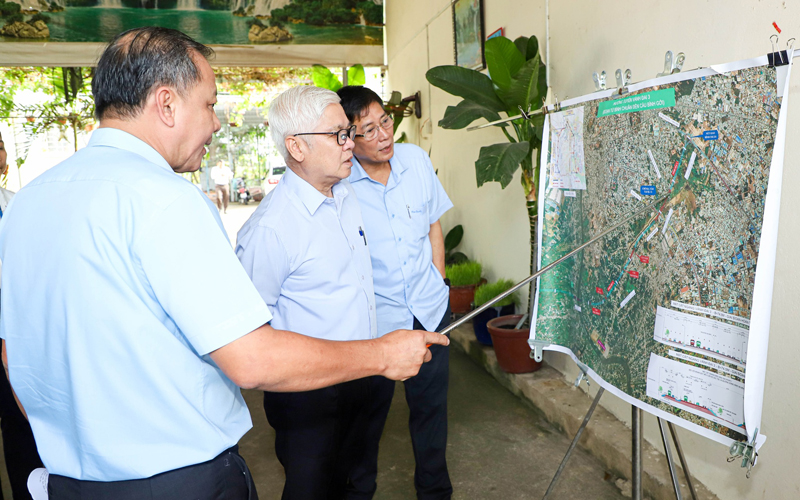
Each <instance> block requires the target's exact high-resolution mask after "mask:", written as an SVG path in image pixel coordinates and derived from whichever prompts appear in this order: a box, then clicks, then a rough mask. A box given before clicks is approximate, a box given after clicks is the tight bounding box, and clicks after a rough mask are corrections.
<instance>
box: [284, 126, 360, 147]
mask: <svg viewBox="0 0 800 500" xmlns="http://www.w3.org/2000/svg"><path fill="white" fill-rule="evenodd" d="M298 135H335V136H336V143H337V144H338V145H340V146H344V145H345V144H346V143H347V139H350V140H351V141H352V140H353V139H355V137H356V126H355V125H350V126H349V127H347V128H343V129H341V130H337V131H336V132H303V133H300V134H294V135H293V136H292V137H297V136H298Z"/></svg>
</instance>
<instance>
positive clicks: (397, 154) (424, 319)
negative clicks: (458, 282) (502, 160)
mask: <svg viewBox="0 0 800 500" xmlns="http://www.w3.org/2000/svg"><path fill="white" fill-rule="evenodd" d="M389 164H390V165H391V167H392V172H391V174H390V175H389V180H388V182H387V183H386V186H384V185H383V184H381V183H380V182H377V181H374V180H372V179H371V178H370V177H369V175H367V173H366V172H365V171H364V168H363V167H362V166H361V164H359V163H358V162H357V161H356V158H353V169H352V172H351V173H350V183H351V185H352V186H353V189H354V190H355V192H356V195H357V196H358V201H359V203H360V204H361V214H362V217H363V218H364V223H365V224H366V230H367V234H369V237H370V241H369V244H370V253H371V255H372V269H373V272H374V278H373V281H374V286H375V301H376V303H377V305H378V333H379V334H380V335H383V334H385V333H388V332H391V331H392V330H397V329H399V328H404V329H409V328H411V327H412V325H413V324H414V317H416V318H417V319H418V320H419V322H420V323H422V326H424V327H425V328H426V329H427V330H429V331H433V330H435V329H436V327H437V326H439V322H440V321H441V319H442V316H444V313H445V311H446V310H447V301H448V299H449V291H448V289H447V286H446V285H445V284H444V278H443V276H442V275H441V274H440V273H439V270H438V269H436V266H434V265H433V251H432V249H431V240H430V236H429V234H430V230H431V224H433V223H435V222H436V221H438V220H439V218H441V216H442V215H444V213H445V212H447V211H448V210H450V209H451V208H453V203H452V202H451V201H450V198H448V197H447V193H445V191H444V188H442V184H441V182H439V179H438V178H437V177H436V172H435V171H434V170H433V165H431V159H430V158H429V157H428V154H427V153H425V151H423V150H422V149H421V148H419V147H418V146H415V145H413V144H395V145H394V156H393V157H392V159H391V160H389Z"/></svg>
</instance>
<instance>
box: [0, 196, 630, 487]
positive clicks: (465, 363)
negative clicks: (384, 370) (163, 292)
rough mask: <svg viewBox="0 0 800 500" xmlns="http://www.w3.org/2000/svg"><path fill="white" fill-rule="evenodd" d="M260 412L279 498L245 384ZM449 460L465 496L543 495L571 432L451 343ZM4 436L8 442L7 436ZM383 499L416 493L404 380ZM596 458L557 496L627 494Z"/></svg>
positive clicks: (393, 416)
mask: <svg viewBox="0 0 800 500" xmlns="http://www.w3.org/2000/svg"><path fill="white" fill-rule="evenodd" d="M257 206H258V205H257V204H255V203H251V204H249V205H241V204H238V203H231V204H230V205H229V206H228V213H226V214H221V217H222V222H223V225H224V226H225V230H226V232H227V233H228V237H229V238H230V240H231V245H235V244H236V233H237V231H238V230H239V229H240V228H241V226H242V225H243V224H244V223H245V222H246V221H247V219H248V218H249V217H250V215H251V214H252V213H253V211H255V209H256V207H257ZM242 392H243V394H244V397H245V400H246V401H247V405H248V407H249V409H250V414H251V416H252V419H253V429H251V430H250V431H249V432H248V433H247V434H246V435H245V436H244V437H243V438H242V439H241V441H240V443H239V446H240V451H241V454H242V456H244V457H245V459H246V460H247V463H248V465H249V466H250V469H251V471H252V473H253V478H254V480H255V482H256V486H257V490H258V493H259V497H260V498H262V499H267V500H271V499H279V498H280V496H281V491H282V489H283V482H284V473H283V468H282V467H281V465H280V463H279V462H278V459H277V458H276V457H275V449H274V445H275V432H274V431H273V429H272V428H271V427H270V426H269V424H268V423H267V420H266V417H265V415H264V409H263V396H262V393H261V392H260V391H254V390H246V391H242ZM448 416H449V436H448V438H449V439H448V448H447V449H448V462H449V467H450V476H451V480H452V482H453V488H454V490H455V493H454V495H453V497H454V498H457V499H458V498H463V499H502V500H507V499H528V498H540V497H541V496H542V495H543V494H544V491H545V490H546V489H547V486H548V484H549V482H550V478H551V477H552V475H553V473H554V472H555V470H556V468H557V467H558V464H559V462H560V460H561V458H562V457H563V455H564V453H565V452H566V450H567V447H568V446H569V441H570V440H569V438H567V437H566V436H564V435H563V434H562V433H561V432H559V431H558V430H557V429H555V428H554V427H553V426H551V425H550V424H549V423H547V422H546V421H545V420H544V418H543V417H542V416H541V414H540V413H538V412H537V411H536V410H534V409H532V408H531V407H530V406H529V405H528V404H526V403H525V402H523V400H521V399H520V398H518V397H516V396H514V395H513V394H511V393H510V392H509V391H507V390H506V389H505V388H503V387H502V386H500V384H498V383H497V381H495V380H494V378H492V377H491V376H490V375H489V374H488V373H486V371H485V370H484V369H483V368H481V367H479V366H478V365H476V364H475V363H474V362H473V361H472V360H471V359H470V358H469V357H468V356H467V355H466V354H464V353H462V352H461V351H459V350H457V349H455V348H454V349H451V351H450V392H449V395H448ZM0 444H2V443H0ZM0 469H1V470H0V478H2V483H3V484H2V486H3V495H5V498H6V499H8V498H11V492H10V490H9V488H8V476H7V475H6V470H5V462H4V460H3V457H2V455H1V454H0ZM378 471H379V472H378V490H377V492H376V494H375V499H376V500H401V499H412V498H414V497H415V494H414V453H413V449H412V446H411V439H410V436H409V434H408V406H407V404H406V402H405V393H404V390H403V384H401V383H398V384H397V386H396V390H395V396H394V400H393V401H392V408H391V410H390V412H389V417H388V419H387V422H386V428H385V430H384V433H383V437H382V438H381V444H380V454H379V457H378ZM614 479H616V478H615V477H613V476H612V475H610V474H608V473H607V472H606V471H605V470H604V469H603V467H602V466H601V465H600V464H599V463H598V462H597V460H596V459H594V458H593V457H591V456H590V455H589V454H588V453H586V452H585V451H584V450H582V449H580V448H579V449H577V450H575V452H574V453H573V455H572V458H571V460H570V462H569V465H568V466H567V468H566V469H565V471H564V474H563V475H562V477H561V480H560V483H559V486H558V488H557V489H556V491H555V493H554V495H552V498H553V499H554V500H565V499H576V500H577V499H581V500H583V499H586V498H592V499H609V500H611V499H614V500H617V499H622V498H624V497H623V495H622V494H621V493H620V491H619V489H618V488H617V487H616V486H615V485H614V482H613V481H614Z"/></svg>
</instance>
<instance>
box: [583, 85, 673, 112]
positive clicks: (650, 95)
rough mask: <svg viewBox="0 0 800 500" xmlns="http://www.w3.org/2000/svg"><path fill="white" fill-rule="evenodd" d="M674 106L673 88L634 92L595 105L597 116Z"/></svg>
mask: <svg viewBox="0 0 800 500" xmlns="http://www.w3.org/2000/svg"><path fill="white" fill-rule="evenodd" d="M673 106H675V89H674V88H671V89H664V90H654V91H653V92H646V93H644V94H636V95H632V96H628V97H623V98H622V99H615V100H613V101H606V102H601V103H600V105H599V106H598V107H597V116H611V115H621V114H623V113H635V112H637V111H647V110H648V109H661V108H671V107H673Z"/></svg>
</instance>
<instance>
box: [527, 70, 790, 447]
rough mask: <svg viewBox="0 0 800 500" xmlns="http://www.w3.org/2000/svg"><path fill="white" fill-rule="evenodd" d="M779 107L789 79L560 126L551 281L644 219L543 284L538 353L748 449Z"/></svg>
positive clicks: (700, 90) (754, 81)
mask: <svg viewBox="0 0 800 500" xmlns="http://www.w3.org/2000/svg"><path fill="white" fill-rule="evenodd" d="M780 106H781V98H780V97H778V92H777V76H776V70H775V68H770V67H767V66H760V67H755V68H749V69H744V70H736V71H731V72H728V73H724V74H716V75H711V76H704V77H699V78H693V79H687V80H684V81H680V82H676V83H669V84H664V85H659V86H655V87H649V88H646V89H642V90H639V91H636V92H633V93H630V94H625V95H623V96H621V97H616V98H605V99H596V100H590V101H586V102H583V103H581V104H578V105H575V106H571V107H568V108H567V107H565V109H564V110H563V111H560V112H558V113H551V114H550V118H549V119H550V134H549V137H548V138H547V139H548V140H546V141H545V144H546V146H547V148H548V150H547V153H546V154H547V158H548V161H547V165H546V169H545V165H543V167H542V170H543V171H545V170H546V172H545V178H544V181H543V182H544V186H545V188H544V197H543V199H542V200H540V205H539V206H540V214H542V216H543V219H542V221H541V224H542V228H541V232H540V234H541V238H540V240H541V241H540V242H539V255H540V259H541V260H540V268H541V267H544V266H545V265H547V264H548V263H551V262H553V261H555V260H556V259H558V258H560V257H562V256H563V255H565V254H567V253H568V252H569V251H571V250H572V249H574V248H576V247H577V246H579V245H580V244H582V243H584V242H586V241H588V240H590V239H591V238H592V237H593V236H596V235H598V234H599V233H601V232H602V231H603V230H605V229H607V228H609V227H610V226H611V225H613V224H614V223H616V222H619V221H621V220H623V219H625V218H626V217H628V216H631V215H632V214H635V213H637V210H638V216H637V217H635V218H634V219H633V220H631V221H630V222H629V223H628V224H626V225H625V226H623V227H622V228H620V229H618V230H616V231H614V232H612V233H611V234H609V235H608V236H606V237H604V238H602V239H601V240H599V241H598V242H597V243H594V244H592V245H591V246H589V247H587V248H586V249H585V250H583V251H581V252H580V253H578V254H577V255H576V256H575V257H573V258H572V259H568V260H567V261H565V262H564V263H563V264H560V265H559V266H557V267H556V268H555V269H554V270H553V271H551V272H549V273H546V274H544V275H543V276H542V277H541V278H540V279H539V283H538V291H537V294H538V297H537V308H536V311H535V314H536V320H535V326H534V331H533V335H534V338H536V339H537V340H541V341H545V342H550V343H552V344H556V345H559V346H563V347H566V348H568V349H569V350H570V351H572V353H573V354H574V355H575V357H577V359H579V360H580V361H581V362H582V363H584V364H586V365H587V366H589V367H590V368H591V369H592V370H593V371H594V372H596V373H597V375H599V376H600V377H601V378H602V379H603V381H605V382H606V383H607V384H610V385H612V386H613V387H615V388H617V389H618V390H619V391H621V392H623V393H625V394H627V395H629V396H631V397H633V398H635V399H638V400H640V401H643V402H644V403H646V404H648V405H651V406H653V407H655V408H658V409H660V410H663V411H665V412H667V413H668V414H672V415H675V416H676V417H679V418H681V419H685V420H687V421H689V422H692V423H694V424H697V425H699V426H701V427H704V428H706V429H709V430H710V431H712V432H713V433H719V434H721V435H723V436H725V437H728V438H731V439H734V440H744V439H747V436H746V431H745V427H744V377H745V368H746V360H747V344H748V328H749V318H750V313H751V304H752V297H753V285H754V279H755V271H756V263H757V260H758V252H759V240H760V233H761V225H762V218H763V211H764V200H765V196H766V192H767V183H768V178H769V170H770V163H771V160H772V155H773V146H774V141H775V135H776V128H777V124H778V115H779V111H780ZM578 109H580V111H578ZM548 143H549V144H548ZM576 145H579V146H576ZM566 150H571V151H572V152H573V154H572V155H570V154H567V153H566V152H565V151H566ZM553 152H555V154H553ZM584 179H585V180H584ZM655 201H658V203H654V202H655ZM648 205H653V206H652V207H651V208H650V209H647V206H648Z"/></svg>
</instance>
